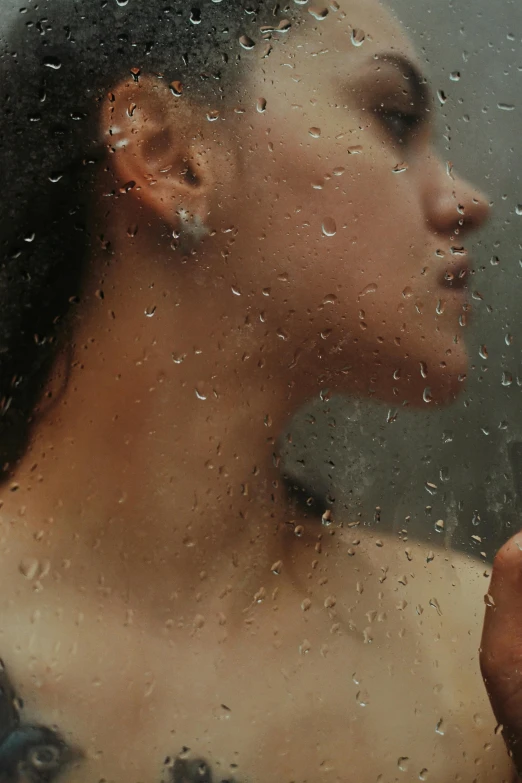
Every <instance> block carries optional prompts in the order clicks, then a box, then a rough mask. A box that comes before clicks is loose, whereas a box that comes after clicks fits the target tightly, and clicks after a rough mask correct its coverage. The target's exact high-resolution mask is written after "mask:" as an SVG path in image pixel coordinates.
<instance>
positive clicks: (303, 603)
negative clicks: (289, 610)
mask: <svg viewBox="0 0 522 783" xmlns="http://www.w3.org/2000/svg"><path fill="white" fill-rule="evenodd" d="M311 606H312V602H311V600H310V599H309V598H304V599H303V600H302V601H301V609H302V610H303V612H307V611H308V610H309V609H310V607H311Z"/></svg>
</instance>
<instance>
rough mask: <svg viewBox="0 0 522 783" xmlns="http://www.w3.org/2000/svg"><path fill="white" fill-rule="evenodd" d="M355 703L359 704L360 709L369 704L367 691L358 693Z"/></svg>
mask: <svg viewBox="0 0 522 783" xmlns="http://www.w3.org/2000/svg"><path fill="white" fill-rule="evenodd" d="M355 701H356V702H357V704H359V705H360V706H361V707H367V706H368V704H369V702H370V697H369V695H368V691H358V693H357V695H356V697H355Z"/></svg>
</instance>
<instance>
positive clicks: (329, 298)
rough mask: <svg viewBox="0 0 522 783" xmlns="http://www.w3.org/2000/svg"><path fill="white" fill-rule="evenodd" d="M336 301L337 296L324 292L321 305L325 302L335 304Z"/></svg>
mask: <svg viewBox="0 0 522 783" xmlns="http://www.w3.org/2000/svg"><path fill="white" fill-rule="evenodd" d="M336 302H337V297H336V295H335V294H326V296H325V298H324V299H323V302H322V303H323V306H324V305H327V304H335V303H336Z"/></svg>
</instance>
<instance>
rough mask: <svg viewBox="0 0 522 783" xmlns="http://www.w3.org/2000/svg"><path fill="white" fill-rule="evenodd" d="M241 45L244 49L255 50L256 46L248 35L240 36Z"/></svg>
mask: <svg viewBox="0 0 522 783" xmlns="http://www.w3.org/2000/svg"><path fill="white" fill-rule="evenodd" d="M239 43H240V44H241V46H242V47H243V49H247V50H249V49H253V48H254V46H255V45H256V44H255V41H253V40H252V39H251V38H249V36H248V35H240V36H239Z"/></svg>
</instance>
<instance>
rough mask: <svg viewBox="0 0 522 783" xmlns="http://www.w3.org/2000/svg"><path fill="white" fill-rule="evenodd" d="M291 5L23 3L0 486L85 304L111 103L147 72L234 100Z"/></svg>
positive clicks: (11, 175) (2, 311) (11, 141)
mask: <svg viewBox="0 0 522 783" xmlns="http://www.w3.org/2000/svg"><path fill="white" fill-rule="evenodd" d="M305 1H306V0H305ZM288 2H289V6H286V7H285V6H280V5H279V4H276V2H275V0H252V2H251V3H249V2H247V1H246V0H220V1H218V0H199V1H198V2H197V5H196V4H193V5H191V3H188V2H185V0H170V2H169V0H34V1H33V2H31V0H28V6H27V8H22V9H21V10H20V15H19V18H18V19H17V20H16V22H15V23H14V25H13V26H12V27H11V29H9V30H8V32H7V40H6V41H4V42H3V45H2V48H1V54H0V85H1V86H0V91H1V92H0V95H1V98H0V105H1V114H0V123H1V126H0V128H1V130H0V139H1V142H0V143H1V146H2V153H1V154H2V159H1V169H0V171H1V182H2V209H1V210H0V254H1V255H0V296H1V299H0V301H1V307H0V480H2V479H5V478H6V477H7V476H10V475H12V471H13V469H14V468H15V467H16V463H17V460H19V459H20V457H21V456H22V455H23V454H24V452H25V450H26V448H27V445H28V441H29V437H30V432H31V422H32V417H33V414H34V411H35V406H36V405H37V404H38V402H39V399H40V397H41V394H42V389H43V387H44V385H45V382H46V380H47V378H48V376H49V372H50V370H51V368H52V365H53V359H54V357H55V355H56V352H57V346H58V345H60V344H61V340H62V339H63V336H64V335H66V334H67V330H66V329H65V325H66V324H67V323H68V320H69V319H68V315H69V314H70V312H71V310H72V308H74V307H75V306H76V305H77V304H78V303H79V302H80V301H81V295H82V281H83V279H84V275H85V268H86V264H87V260H88V258H89V256H90V248H91V247H92V245H93V241H94V237H93V236H92V235H91V233H90V228H89V221H88V211H89V202H90V198H91V195H92V187H93V184H94V181H95V178H96V173H97V171H98V170H99V167H100V165H102V166H103V165H105V166H106V165H107V149H106V148H105V147H104V146H103V145H100V143H99V141H98V139H97V119H98V114H99V106H100V102H101V100H102V97H103V96H104V95H106V94H107V91H108V90H109V89H110V87H111V85H112V84H114V83H115V82H117V80H118V79H120V78H123V77H124V76H125V75H129V74H130V73H132V74H133V75H134V76H135V78H139V73H140V72H147V73H153V74H157V75H158V76H160V77H161V78H164V79H166V80H168V83H169V84H171V83H172V82H173V81H176V80H179V81H180V82H182V84H183V93H184V95H185V94H186V95H189V96H191V98H192V100H194V101H198V102H202V103H206V104H207V105H208V104H209V103H210V104H211V105H212V107H215V106H216V104H217V105H219V104H218V102H226V103H229V102H231V101H236V100H237V98H238V90H239V88H240V87H241V85H242V83H243V82H244V81H245V79H246V78H247V76H246V68H245V67H243V65H244V61H245V60H247V61H248V60H251V59H252V57H253V56H254V57H255V55H256V54H257V53H258V52H259V54H261V50H263V52H265V53H266V52H267V48H266V47H269V46H270V44H269V43H268V44H267V43H265V42H264V39H270V37H271V36H279V35H282V34H283V33H284V32H286V30H287V29H288V27H289V26H290V24H291V23H292V22H296V21H297V19H296V16H297V11H298V9H297V7H296V3H297V0H295V2H294V1H292V0H288ZM299 2H300V3H301V2H302V0H299ZM248 50H252V51H248ZM252 52H254V55H253V54H252ZM242 61H243V64H242ZM98 241H99V240H98Z"/></svg>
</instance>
